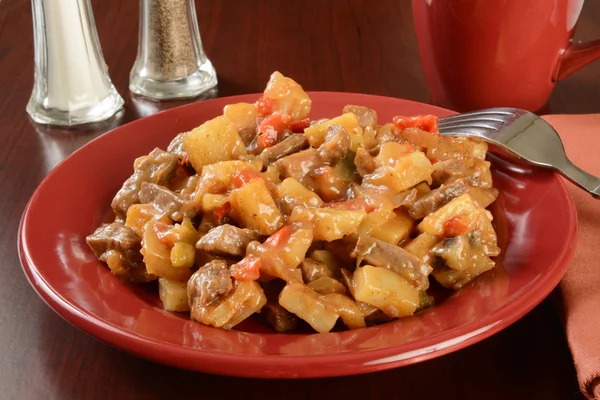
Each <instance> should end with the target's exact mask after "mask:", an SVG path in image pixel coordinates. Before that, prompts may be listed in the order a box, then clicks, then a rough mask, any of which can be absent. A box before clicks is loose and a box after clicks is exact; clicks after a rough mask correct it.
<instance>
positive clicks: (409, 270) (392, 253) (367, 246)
mask: <svg viewBox="0 0 600 400" xmlns="http://www.w3.org/2000/svg"><path fill="white" fill-rule="evenodd" d="M351 256H352V257H355V258H356V257H358V258H360V259H361V260H363V261H365V262H366V263H367V264H370V265H374V266H376V267H385V268H387V269H389V270H391V271H394V272H396V273H398V274H400V275H402V276H403V277H404V278H406V280H407V281H408V283H410V284H411V285H412V286H413V287H415V288H416V289H422V288H425V287H427V285H428V284H429V280H428V276H429V274H430V273H431V270H432V268H431V267H430V266H429V265H427V264H425V263H424V262H423V261H421V260H420V259H419V258H418V257H416V256H414V255H412V254H411V253H409V252H408V251H406V250H404V249H403V248H402V247H399V246H396V245H393V244H390V243H387V242H384V241H383V240H379V239H375V238H372V237H370V236H361V237H360V238H359V239H358V242H357V243H356V247H355V248H354V251H353V252H352V254H351Z"/></svg>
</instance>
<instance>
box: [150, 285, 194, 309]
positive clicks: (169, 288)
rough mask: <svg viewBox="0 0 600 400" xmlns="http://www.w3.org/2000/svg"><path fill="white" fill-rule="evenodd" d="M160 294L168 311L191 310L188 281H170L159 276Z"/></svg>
mask: <svg viewBox="0 0 600 400" xmlns="http://www.w3.org/2000/svg"><path fill="white" fill-rule="evenodd" d="M158 296H159V297H160V300H161V301H162V303H163V307H164V308H165V310H167V311H178V312H186V311H190V306H189V305H188V295H187V282H179V281H170V280H168V279H165V278H158Z"/></svg>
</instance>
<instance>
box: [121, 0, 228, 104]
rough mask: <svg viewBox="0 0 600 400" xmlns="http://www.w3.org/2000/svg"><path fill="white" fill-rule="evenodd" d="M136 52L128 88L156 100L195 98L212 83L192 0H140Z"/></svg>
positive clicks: (212, 73) (214, 77) (214, 76)
mask: <svg viewBox="0 0 600 400" xmlns="http://www.w3.org/2000/svg"><path fill="white" fill-rule="evenodd" d="M138 40H139V41H138V53H137V58H136V60H135V63H134V65H133V68H132V69H131V73H130V75H129V90H131V91H132V92H133V93H136V94H139V95H141V96H145V97H149V98H152V99H156V100H167V99H178V98H190V97H196V96H198V95H200V94H202V93H204V92H206V91H208V90H210V89H212V88H213V87H215V86H216V84H217V74H216V72H215V69H214V68H213V66H212V64H211V62H210V61H209V60H208V58H207V57H206V54H204V50H203V48H202V40H201V38H200V30H199V29H198V21H197V19H196V8H195V5H194V0H140V25H139V38H138Z"/></svg>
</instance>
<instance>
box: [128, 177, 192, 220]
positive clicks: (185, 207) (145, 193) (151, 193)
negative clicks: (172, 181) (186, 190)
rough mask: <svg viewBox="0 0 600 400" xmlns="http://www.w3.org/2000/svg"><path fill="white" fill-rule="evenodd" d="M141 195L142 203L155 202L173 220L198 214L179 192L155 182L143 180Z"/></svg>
mask: <svg viewBox="0 0 600 400" xmlns="http://www.w3.org/2000/svg"><path fill="white" fill-rule="evenodd" d="M139 197H140V203H142V204H153V205H154V206H155V207H156V208H157V209H159V210H160V211H161V212H163V213H165V214H167V215H168V216H169V218H171V219H172V220H173V221H178V222H180V221H182V220H183V218H184V217H188V218H193V217H194V215H195V214H196V213H195V210H193V209H192V207H191V206H190V204H189V203H188V202H186V201H184V200H183V199H182V198H181V197H180V196H179V195H178V194H177V193H174V192H172V191H170V190H169V189H167V188H166V187H164V186H160V185H156V184H154V183H148V182H143V183H142V187H141V189H140V194H139Z"/></svg>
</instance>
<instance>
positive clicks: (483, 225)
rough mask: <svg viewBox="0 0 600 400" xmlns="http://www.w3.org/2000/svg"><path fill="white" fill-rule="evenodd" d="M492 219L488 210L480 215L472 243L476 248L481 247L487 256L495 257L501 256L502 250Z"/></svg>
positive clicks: (472, 233) (472, 236) (472, 234)
mask: <svg viewBox="0 0 600 400" xmlns="http://www.w3.org/2000/svg"><path fill="white" fill-rule="evenodd" d="M492 219H493V216H492V213H491V212H489V211H488V210H484V211H483V212H482V213H481V214H480V215H479V219H478V220H477V222H476V225H475V228H474V229H473V232H471V242H472V243H473V245H474V246H476V247H480V248H481V249H482V250H483V252H484V254H486V255H487V256H491V257H495V256H497V255H499V254H500V248H499V247H498V238H497V237H496V231H494V227H493V225H492Z"/></svg>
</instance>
